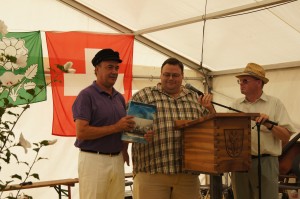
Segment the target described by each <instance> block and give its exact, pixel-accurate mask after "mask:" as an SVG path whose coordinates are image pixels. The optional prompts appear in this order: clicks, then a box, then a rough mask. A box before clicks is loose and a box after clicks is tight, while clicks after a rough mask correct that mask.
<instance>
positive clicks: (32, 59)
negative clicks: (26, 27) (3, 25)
mask: <svg viewBox="0 0 300 199" xmlns="http://www.w3.org/2000/svg"><path fill="white" fill-rule="evenodd" d="M46 99H47V92H46V81H45V74H44V64H43V52H42V40H41V33H40V31H35V32H9V33H7V34H6V35H5V36H2V35H1V34H0V107H3V106H10V105H11V104H12V105H22V104H29V103H34V102H40V101H45V100H46Z"/></svg>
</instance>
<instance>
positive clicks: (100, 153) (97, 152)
mask: <svg viewBox="0 0 300 199" xmlns="http://www.w3.org/2000/svg"><path fill="white" fill-rule="evenodd" d="M80 151H83V152H87V153H96V154H99V155H109V156H117V155H119V154H120V151H119V152H114V153H104V152H100V151H92V150H85V149H80Z"/></svg>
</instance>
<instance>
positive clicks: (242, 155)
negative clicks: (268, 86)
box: [175, 113, 259, 174]
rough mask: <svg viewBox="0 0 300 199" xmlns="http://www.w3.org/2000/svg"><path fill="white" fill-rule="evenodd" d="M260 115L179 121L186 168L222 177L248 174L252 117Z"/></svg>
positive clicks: (177, 125)
mask: <svg viewBox="0 0 300 199" xmlns="http://www.w3.org/2000/svg"><path fill="white" fill-rule="evenodd" d="M258 116H259V113H215V114H211V115H208V116H206V117H203V118H200V119H196V120H177V121H175V128H176V129H183V169H184V170H189V171H200V172H203V173H212V174H222V173H226V172H232V171H247V170H248V169H249V166H250V163H251V136H250V135H251V118H255V117H258Z"/></svg>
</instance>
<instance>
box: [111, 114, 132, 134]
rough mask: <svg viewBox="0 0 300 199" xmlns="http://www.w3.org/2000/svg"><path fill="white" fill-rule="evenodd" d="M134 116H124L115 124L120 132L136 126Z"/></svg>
mask: <svg viewBox="0 0 300 199" xmlns="http://www.w3.org/2000/svg"><path fill="white" fill-rule="evenodd" d="M133 118H134V117H133V116H130V115H127V116H125V117H122V118H121V119H120V120H119V121H118V122H117V123H116V124H115V125H114V126H115V128H116V129H117V131H118V132H120V131H130V130H132V129H133V128H134V126H135V122H134V121H133Z"/></svg>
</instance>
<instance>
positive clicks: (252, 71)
mask: <svg viewBox="0 0 300 199" xmlns="http://www.w3.org/2000/svg"><path fill="white" fill-rule="evenodd" d="M240 76H252V77H256V78H258V79H261V80H262V81H263V82H264V83H265V84H266V83H268V81H269V79H268V78H266V72H265V70H264V69H263V67H261V66H260V65H258V64H255V63H249V64H247V66H246V68H245V70H244V72H243V73H241V74H238V75H236V77H240Z"/></svg>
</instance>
